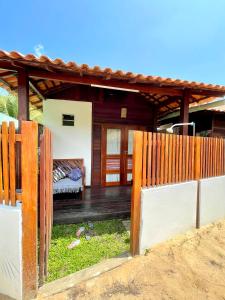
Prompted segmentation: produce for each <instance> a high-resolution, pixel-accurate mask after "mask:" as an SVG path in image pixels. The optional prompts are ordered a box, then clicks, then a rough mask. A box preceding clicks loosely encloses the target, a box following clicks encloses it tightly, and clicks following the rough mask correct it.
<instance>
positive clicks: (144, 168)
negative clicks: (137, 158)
mask: <svg viewBox="0 0 225 300" xmlns="http://www.w3.org/2000/svg"><path fill="white" fill-rule="evenodd" d="M146 164H147V132H144V136H143V168H142V186H146V178H147V166H146Z"/></svg>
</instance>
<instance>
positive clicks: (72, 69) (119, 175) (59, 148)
mask: <svg viewBox="0 0 225 300" xmlns="http://www.w3.org/2000/svg"><path fill="white" fill-rule="evenodd" d="M0 87H3V88H4V89H6V90H8V91H13V92H14V93H16V94H17V96H18V119H19V120H29V119H30V107H31V105H32V107H35V108H36V109H37V110H39V111H43V116H44V122H43V125H44V126H47V127H49V128H50V130H51V131H52V133H53V159H62V158H63V159H77V158H82V159H84V165H85V169H86V189H85V193H84V197H83V199H81V198H80V199H73V198H71V199H69V198H70V197H69V198H61V199H55V200H54V211H55V213H54V216H55V222H56V223H57V222H59V223H60V222H67V223H68V222H71V216H72V215H73V217H74V218H78V219H79V218H80V216H81V214H82V216H83V218H84V219H88V218H90V216H91V217H92V218H97V217H99V216H100V215H101V218H105V217H107V216H109V217H120V216H123V215H126V216H128V215H129V212H130V193H131V185H132V151H131V152H129V131H133V130H142V131H143V130H144V131H151V132H156V131H157V126H158V125H159V124H160V119H161V118H162V117H165V116H166V115H167V114H169V113H171V112H174V111H178V112H179V115H180V117H179V121H180V122H181V123H188V121H189V106H190V104H194V103H201V101H204V103H205V102H207V101H211V100H213V99H215V98H217V97H222V96H224V95H225V87H224V86H219V85H212V84H204V83H198V82H192V81H185V80H180V79H171V78H162V77H158V76H145V75H142V74H135V73H132V72H124V71H121V70H117V71H112V70H111V69H110V68H105V69H101V68H100V67H99V66H94V67H90V66H88V65H86V64H83V65H77V64H76V63H74V62H64V61H62V60H61V59H59V58H57V59H55V60H52V59H50V58H48V57H46V56H41V57H35V56H34V55H32V54H28V55H22V54H20V53H18V52H6V51H0ZM65 115H66V116H67V117H68V116H71V115H72V116H73V117H74V119H73V120H74V126H71V127H69V126H67V127H64V126H63V116H65ZM67 121H68V120H67V119H66V122H67ZM73 128H74V131H71V130H73ZM108 130H111V131H112V130H114V131H117V136H119V137H120V140H119V142H120V144H119V146H118V147H117V149H119V153H113V154H112V153H107V131H108ZM180 134H182V135H188V126H183V127H182V128H181V131H180ZM131 136H132V134H131ZM130 144H132V141H130ZM107 178H110V179H109V180H108V179H107ZM112 178H114V179H112ZM115 178H116V179H115ZM112 185H113V187H112ZM115 186H116V187H115ZM79 220H80V219H79Z"/></svg>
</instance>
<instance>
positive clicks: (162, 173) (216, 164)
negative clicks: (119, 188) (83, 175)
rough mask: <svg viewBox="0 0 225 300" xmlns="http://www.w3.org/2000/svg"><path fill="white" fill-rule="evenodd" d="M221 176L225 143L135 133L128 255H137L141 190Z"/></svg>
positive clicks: (190, 137) (223, 169) (194, 138)
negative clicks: (129, 251)
mask: <svg viewBox="0 0 225 300" xmlns="http://www.w3.org/2000/svg"><path fill="white" fill-rule="evenodd" d="M224 174H225V139H222V138H211V137H197V136H196V137H192V136H184V135H183V136H182V135H173V134H165V133H152V132H141V131H136V132H135V136H134V154H133V190H132V205H131V253H132V254H133V255H135V254H137V253H138V248H139V226H140V193H141V188H151V187H155V186H160V185H165V184H174V183H179V182H185V181H190V180H199V179H201V178H207V177H213V176H221V175H224ZM197 204H198V203H197ZM197 223H198V216H197ZM197 226H198V225H197Z"/></svg>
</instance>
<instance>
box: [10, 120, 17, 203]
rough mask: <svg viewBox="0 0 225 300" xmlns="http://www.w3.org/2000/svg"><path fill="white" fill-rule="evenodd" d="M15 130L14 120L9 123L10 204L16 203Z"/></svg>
mask: <svg viewBox="0 0 225 300" xmlns="http://www.w3.org/2000/svg"><path fill="white" fill-rule="evenodd" d="M15 142H16V131H15V124H14V122H10V123H9V173H10V175H9V179H10V180H9V183H10V200H11V205H13V206H15V205H16V155H15V147H16V145H15Z"/></svg>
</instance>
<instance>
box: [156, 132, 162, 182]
mask: <svg viewBox="0 0 225 300" xmlns="http://www.w3.org/2000/svg"><path fill="white" fill-rule="evenodd" d="M156 147H157V150H156V185H159V184H160V161H161V158H160V151H161V134H157V137H156Z"/></svg>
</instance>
